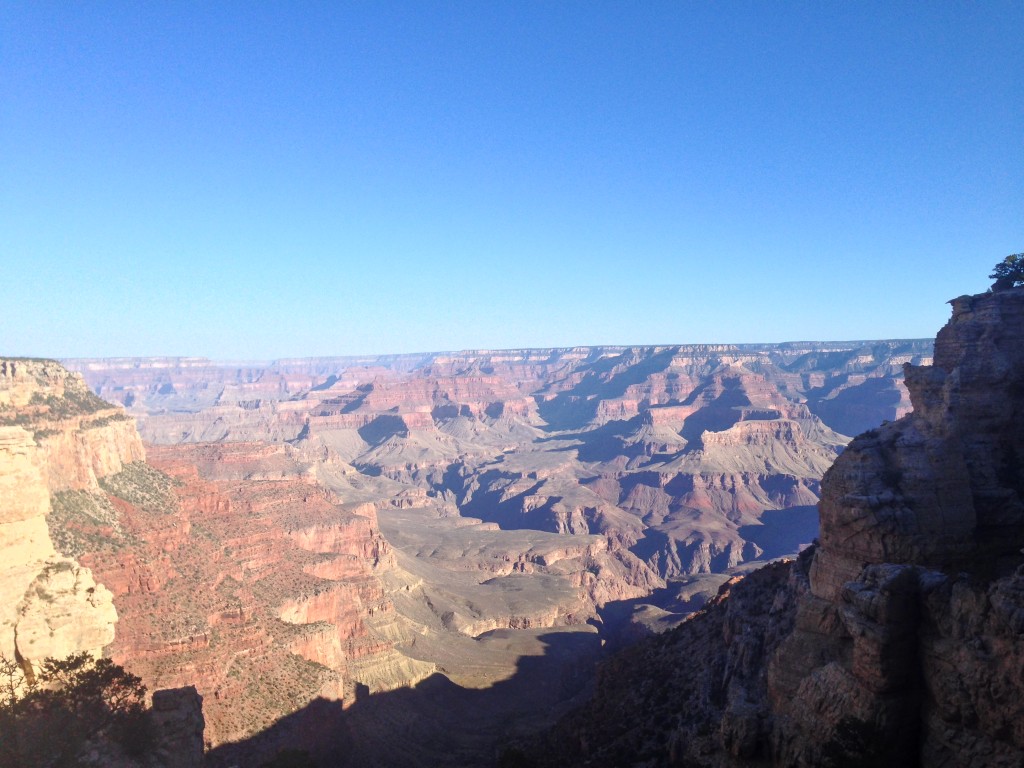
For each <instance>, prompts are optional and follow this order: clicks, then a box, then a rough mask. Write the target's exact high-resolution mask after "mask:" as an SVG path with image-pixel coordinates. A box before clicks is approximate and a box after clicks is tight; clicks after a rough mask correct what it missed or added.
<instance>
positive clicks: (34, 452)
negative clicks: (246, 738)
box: [0, 359, 143, 672]
mask: <svg viewBox="0 0 1024 768" xmlns="http://www.w3.org/2000/svg"><path fill="white" fill-rule="evenodd" d="M0 425H2V426H0V499H2V500H3V505H2V507H0V562H3V563H4V566H3V569H2V571H0V605H2V606H3V608H2V609H0V611H2V614H0V652H3V653H4V654H5V655H6V656H8V657H9V658H18V659H19V660H21V662H22V664H23V665H24V666H25V668H26V672H31V671H32V667H33V665H35V664H37V663H39V662H41V661H42V660H43V659H44V658H46V657H49V656H53V657H57V658H63V657H65V656H68V655H70V654H72V653H76V652H80V651H89V652H91V653H93V654H94V655H96V656H99V655H100V654H101V652H102V650H103V648H104V646H106V645H108V644H109V643H110V642H111V641H112V640H113V639H114V624H115V622H116V621H117V612H116V610H115V608H114V604H113V602H112V596H111V593H110V592H109V590H107V589H106V588H105V587H104V586H103V585H102V584H98V583H96V581H95V580H94V578H93V574H92V572H91V571H90V570H89V569H88V568H86V567H83V566H81V565H80V564H79V563H78V562H77V561H75V560H73V559H70V558H63V557H60V556H59V555H58V553H57V551H56V549H55V546H54V542H53V535H52V533H53V532H51V531H50V528H49V525H48V522H47V517H48V516H49V515H50V514H51V511H52V510H51V502H50V498H51V494H52V493H55V492H57V491H62V490H67V489H89V490H97V491H98V490H99V485H98V478H100V477H103V476H105V475H108V474H112V473H114V472H118V471H120V469H121V468H122V466H123V465H124V463H125V462H129V461H135V460H137V459H139V458H141V457H142V456H143V449H142V443H141V441H140V439H139V436H138V433H137V432H136V431H135V423H134V420H132V419H130V418H129V417H126V416H125V415H124V413H123V411H122V410H121V409H119V408H116V407H113V406H111V405H109V404H108V403H105V402H103V401H102V400H100V399H99V398H97V397H96V396H95V395H93V394H92V393H91V392H90V391H89V390H88V388H87V387H86V386H85V384H84V382H83V381H82V378H81V376H80V375H77V374H71V373H68V372H67V371H66V370H64V369H63V368H62V367H61V366H60V365H58V364H57V363H54V362H51V361H39V360H17V359H15V360H11V359H7V360H0Z"/></svg>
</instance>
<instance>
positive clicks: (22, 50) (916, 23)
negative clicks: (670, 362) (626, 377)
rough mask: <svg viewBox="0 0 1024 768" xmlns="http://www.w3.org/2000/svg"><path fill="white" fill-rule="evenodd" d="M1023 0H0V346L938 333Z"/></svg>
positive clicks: (531, 342)
mask: <svg viewBox="0 0 1024 768" xmlns="http://www.w3.org/2000/svg"><path fill="white" fill-rule="evenodd" d="M1022 40H1024V3H1021V2H1020V1H1019V0H1014V2H980V3H973V2H972V3H955V2H938V3H936V2H920V3H895V2H879V3H873V2H827V1H823V2H817V1H816V2H799V3H798V2H794V3H783V2H758V3H745V2H727V3H711V2H682V1H673V2H665V3H658V2H632V1H630V2H615V3H608V2H591V1H588V2H578V3H577V2H562V1H561V0H559V1H556V2H549V1H545V2H537V3H532V2H518V1H516V2H504V1H501V2H499V1H497V0H494V1H493V2H492V1H489V0H488V1H484V2H477V1H475V0H473V1H470V0H466V2H456V3H449V2H431V1H430V0H414V1H411V2H408V3H383V2H345V3H337V2H323V3H298V2H287V3H286V2H266V3H264V2H244V3H230V2H217V3H187V2H174V3H163V2H161V3H149V2H145V3H137V2H131V3H124V4H119V3H114V2H102V3H101V2H85V3H66V2H52V3H48V2H18V1H16V0H15V1H12V0H7V2H4V3H3V4H0V353H6V354H23V355H45V356H61V357H64V356H93V355H95V356H110V355H147V354H195V355H207V356H211V357H216V358H234V359H243V358H244V359H268V358H273V357H280V356H293V355H294V356H301V355H324V354H347V353H370V352H408V351H427V350H445V349H464V348H476V347H492V348H505V347H520V346H565V345H576V344H656V343H677V342H678V343H683V342H754V341H786V340H798V339H849V338H882V337H921V336H932V335H934V333H935V331H936V330H937V329H938V328H939V327H940V326H941V325H942V324H943V323H944V322H945V320H946V319H947V317H948V307H946V306H945V304H944V302H945V301H946V300H947V299H949V298H951V297H953V296H956V295H959V294H962V293H973V292H977V291H981V290H984V289H985V288H986V287H987V286H988V284H989V282H990V281H989V280H988V279H987V275H988V273H989V271H990V270H991V267H992V265H993V264H994V263H995V262H996V261H997V260H998V259H1000V258H1001V257H1003V256H1005V255H1006V254H1008V253H1011V252H1017V251H1024V52H1022V48H1021V41H1022Z"/></svg>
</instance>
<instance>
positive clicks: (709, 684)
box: [526, 288, 1024, 766]
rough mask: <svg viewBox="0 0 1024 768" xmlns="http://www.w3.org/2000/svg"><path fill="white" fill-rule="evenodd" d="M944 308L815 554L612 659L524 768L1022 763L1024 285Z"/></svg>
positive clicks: (853, 455) (869, 436)
mask: <svg viewBox="0 0 1024 768" xmlns="http://www.w3.org/2000/svg"><path fill="white" fill-rule="evenodd" d="M951 303H952V304H953V316H952V319H951V320H950V321H949V323H948V324H947V325H946V326H945V327H944V328H943V329H942V330H941V331H940V332H939V335H938V337H937V339H936V344H935V359H934V365H930V366H918V365H908V366H907V371H906V378H907V385H908V387H909V390H910V395H911V399H912V401H913V405H914V411H913V413H912V414H910V415H907V416H905V417H904V418H901V419H899V420H897V421H895V422H892V423H888V424H884V425H882V426H879V427H877V428H875V429H872V430H869V431H868V432H865V433H864V434H862V435H861V436H859V437H858V438H856V439H855V440H854V441H853V442H852V443H851V444H850V446H849V447H848V448H847V450H846V451H845V452H844V453H843V454H842V456H840V457H839V459H838V460H837V461H836V462H835V464H834V465H833V466H832V468H831V469H830V470H829V471H828V473H827V474H826V475H825V477H824V479H823V481H822V500H821V507H820V508H821V537H820V544H818V545H817V546H816V547H814V548H812V549H809V550H807V551H805V552H804V553H802V555H801V556H800V558H799V559H798V560H796V561H795V562H790V563H776V564H773V565H771V566H769V567H767V568H765V569H762V570H759V571H757V572H755V573H753V574H751V575H749V576H747V577H746V578H744V579H742V580H736V581H734V582H730V583H729V584H728V585H727V586H726V587H724V588H723V590H722V593H721V595H720V596H719V597H718V598H716V599H715V600H714V601H713V602H712V603H711V604H710V605H709V606H707V607H706V608H705V609H704V610H703V611H702V612H701V613H700V614H698V615H697V616H696V617H695V618H693V619H691V620H690V621H688V622H686V623H685V624H683V625H682V626H680V627H678V628H676V629H674V630H672V631H670V632H667V633H665V634H664V635H661V636H659V637H657V638H654V639H652V640H649V641H643V642H640V643H638V644H637V645H635V646H633V647H632V648H630V649H629V650H628V651H626V652H625V653H623V654H621V655H620V656H618V657H616V658H614V659H613V660H611V661H610V662H609V663H607V664H606V665H605V666H604V668H603V670H602V672H601V673H600V675H599V684H598V686H597V691H596V694H595V696H594V698H593V700H592V701H591V703H589V704H588V705H587V706H586V707H585V708H584V709H582V710H580V711H579V712H577V713H575V714H574V715H572V716H571V717H569V718H567V719H565V720H563V721H562V722H560V723H559V725H558V726H557V727H556V728H555V729H553V730H552V731H551V732H550V733H549V734H548V738H547V742H546V744H545V745H544V748H543V749H538V751H537V755H536V758H537V759H536V763H537V764H543V765H582V764H586V765H592V766H612V765H633V764H636V765H640V764H642V765H680V766H688V765H707V766H739V765H744V766H757V765H764V766H768V765H774V766H783V765H806V766H850V765H924V766H981V765H985V766H1019V765H1022V764H1024V727H1022V724H1024V709H1022V706H1024V705H1022V702H1024V677H1022V670H1024V550H1022V549H1021V548H1022V546H1024V464H1022V457H1024V400H1022V394H1024V288H1014V289H1009V290H1005V291H998V292H995V293H988V294H981V295H977V296H963V297H960V298H958V299H955V300H954V301H953V302H951ZM526 764H529V763H526Z"/></svg>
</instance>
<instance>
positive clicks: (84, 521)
mask: <svg viewBox="0 0 1024 768" xmlns="http://www.w3.org/2000/svg"><path fill="white" fill-rule="evenodd" d="M46 523H47V525H48V526H49V528H50V538H51V539H53V545H54V547H55V548H56V549H57V551H58V552H60V553H61V554H62V555H64V556H65V557H78V556H79V555H81V554H83V553H85V552H98V551H103V550H108V549H115V550H116V549H120V548H121V547H123V546H124V545H125V544H127V543H129V542H130V541H132V539H131V537H130V536H129V535H128V534H127V533H126V532H125V531H124V530H123V529H122V528H121V523H120V520H119V518H118V514H117V510H115V509H114V507H113V505H111V503H110V500H109V499H107V497H106V496H104V495H103V494H102V493H93V492H90V491H58V492H57V493H55V494H53V495H52V496H51V497H50V514H48V515H47V516H46Z"/></svg>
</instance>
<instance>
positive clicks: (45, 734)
mask: <svg viewBox="0 0 1024 768" xmlns="http://www.w3.org/2000/svg"><path fill="white" fill-rule="evenodd" d="M145 696H146V687H145V686H144V685H143V684H142V681H141V680H140V679H139V678H138V677H136V676H135V675H133V674H131V673H129V672H126V671H125V670H124V668H123V667H121V666H119V665H117V664H115V663H114V662H112V661H111V660H110V659H97V660H95V661H94V660H93V658H92V657H91V656H90V655H89V654H88V653H79V654H75V655H72V656H69V657H68V658H66V659H46V660H45V661H44V662H43V665H42V669H41V670H40V672H39V674H38V675H37V676H36V677H35V679H34V680H27V679H26V678H25V675H24V674H23V673H22V670H21V666H20V665H19V664H17V663H16V662H14V661H12V660H10V659H7V658H6V657H4V656H3V655H2V654H0V768H7V766H12V768H13V766H29V765H31V766H39V767H40V768H44V767H47V766H52V767H53V768H57V767H58V766H60V767H63V766H72V765H78V762H79V756H80V753H81V752H82V750H83V749H84V748H85V747H86V745H87V744H88V743H89V742H90V741H91V740H93V739H97V738H98V739H101V740H109V741H112V742H116V743H117V744H119V745H120V747H121V749H123V750H124V751H125V752H127V753H128V754H133V755H137V754H140V753H142V752H144V751H145V750H146V749H147V748H148V747H149V721H148V719H147V718H146V711H145V707H144V704H145Z"/></svg>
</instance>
